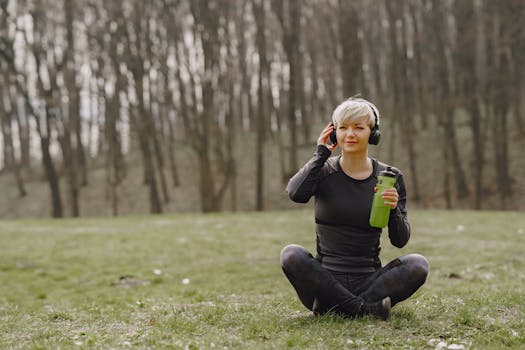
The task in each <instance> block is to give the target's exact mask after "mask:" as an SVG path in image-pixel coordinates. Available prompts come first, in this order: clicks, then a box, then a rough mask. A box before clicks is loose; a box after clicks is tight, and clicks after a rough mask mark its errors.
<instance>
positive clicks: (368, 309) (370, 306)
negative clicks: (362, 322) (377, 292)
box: [362, 297, 392, 321]
mask: <svg viewBox="0 0 525 350" xmlns="http://www.w3.org/2000/svg"><path fill="white" fill-rule="evenodd" d="M391 308H392V303H391V301H390V297H386V298H384V299H383V300H380V301H376V302H375V303H366V304H364V305H363V310H362V311H363V315H374V316H377V317H379V318H381V319H382V320H384V321H386V320H388V319H389V318H390V309H391Z"/></svg>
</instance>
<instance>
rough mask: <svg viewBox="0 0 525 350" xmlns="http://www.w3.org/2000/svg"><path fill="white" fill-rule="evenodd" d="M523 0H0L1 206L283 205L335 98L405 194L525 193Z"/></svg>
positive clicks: (487, 198)
mask: <svg viewBox="0 0 525 350" xmlns="http://www.w3.org/2000/svg"><path fill="white" fill-rule="evenodd" d="M523 18H525V3H524V2H523V1H520V0H505V1H500V2H496V1H489V0H446V1H439V0H397V1H388V0H356V1H349V0H348V1H345V0H339V1H337V0H326V1H321V0H304V1H300V0H269V1H264V0H250V1H248V0H246V1H241V0H238V1H235V0H231V1H228V0H222V1H218V0H209V1H208V0H194V1H192V0H155V1H143V0H127V1H103V0H77V1H73V0H16V1H15V0H0V72H1V74H0V118H1V119H0V121H1V123H0V124H1V133H0V169H1V170H0V193H1V195H0V218H6V217H28V216H31V217H42V216H52V217H64V216H73V217H76V216H92V215H123V214H137V213H148V212H151V213H162V212H188V211H202V212H213V211H222V210H231V211H237V210H270V209H272V210H276V209H285V208H291V207H294V204H293V203H290V201H289V200H288V199H287V196H286V193H285V192H284V187H285V185H286V182H287V181H288V179H289V178H290V176H291V175H292V174H294V173H295V172H296V171H297V170H298V169H299V168H300V167H301V165H302V164H303V163H304V162H306V160H307V159H308V158H309V157H310V155H311V154H312V153H313V151H314V149H315V141H316V139H317V137H318V135H319V133H320V130H321V129H322V128H323V127H324V126H325V125H326V124H327V123H328V122H329V120H330V115H331V112H332V110H333V109H334V108H335V106H336V105H337V104H339V103H340V102H341V101H342V100H343V99H345V98H347V97H350V96H355V95H360V96H362V97H364V98H367V99H369V100H371V101H373V102H374V103H375V104H376V105H377V106H378V108H379V110H380V114H381V130H382V134H383V136H382V142H381V144H380V145H379V146H377V147H372V152H371V153H372V156H374V157H378V158H379V159H381V160H382V161H384V162H387V163H391V164H393V165H395V166H397V167H399V168H401V169H402V171H403V172H404V174H405V177H406V180H405V181H406V184H407V190H408V195H409V205H410V206H411V207H421V208H427V207H434V208H450V209H452V208H473V209H501V210H523V209H525V203H524V201H523V200H522V199H521V198H522V197H523V195H524V194H525V156H524V155H523V152H522V150H523V149H524V148H525V137H524V136H525V125H524V124H525V117H524V116H523V114H524V113H523V112H524V104H523V101H525V99H524V97H525V79H524V78H525V77H524V75H525V71H524V70H523V69H522V68H521V66H522V63H523V62H525V26H524V25H523V23H522V22H523Z"/></svg>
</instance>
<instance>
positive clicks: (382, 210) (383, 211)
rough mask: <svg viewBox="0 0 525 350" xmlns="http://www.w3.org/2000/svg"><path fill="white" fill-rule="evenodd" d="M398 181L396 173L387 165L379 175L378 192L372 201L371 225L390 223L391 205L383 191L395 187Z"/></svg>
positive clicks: (378, 226) (384, 225)
mask: <svg viewBox="0 0 525 350" xmlns="http://www.w3.org/2000/svg"><path fill="white" fill-rule="evenodd" d="M395 183H396V174H395V173H394V172H393V171H392V168H391V167H387V168H386V170H383V171H381V172H380V173H379V176H378V177H377V185H376V186H377V192H376V193H375V194H374V200H373V202H372V211H371V212H370V220H369V223H370V226H372V227H377V228H383V227H386V225H388V217H389V216H390V207H389V206H387V205H385V202H384V201H383V198H381V193H383V191H384V190H386V189H387V188H392V187H394V185H395Z"/></svg>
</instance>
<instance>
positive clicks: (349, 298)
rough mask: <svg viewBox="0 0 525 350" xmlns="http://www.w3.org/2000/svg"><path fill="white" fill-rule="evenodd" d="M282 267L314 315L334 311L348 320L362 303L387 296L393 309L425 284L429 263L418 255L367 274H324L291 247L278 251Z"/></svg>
mask: <svg viewBox="0 0 525 350" xmlns="http://www.w3.org/2000/svg"><path fill="white" fill-rule="evenodd" d="M281 267H282V269H283V271H284V273H285V275H286V277H287V278H288V280H289V281H290V283H291V284H292V286H293V287H294V288H295V290H296V292H297V295H298V296H299V299H300V300H301V302H302V303H303V304H304V306H306V307H307V308H308V309H309V310H312V309H313V304H314V299H316V298H317V305H316V310H314V311H315V312H317V313H320V314H323V313H325V312H328V311H335V312H337V313H341V314H344V315H347V316H356V315H359V312H360V310H361V308H362V306H363V304H364V303H373V302H376V301H379V300H382V299H383V298H386V297H387V296H389V297H390V299H391V303H392V306H393V305H395V304H397V303H399V302H400V301H402V300H405V299H407V298H408V297H410V296H411V295H412V294H414V292H415V291H416V290H417V289H418V288H419V287H421V285H423V283H425V280H426V278H427V275H428V261H427V259H426V258H425V257H424V256H422V255H419V254H408V255H404V256H402V257H399V258H397V259H394V260H392V261H391V262H390V263H388V264H387V265H385V266H384V267H382V268H380V269H378V270H376V271H375V272H370V273H339V272H334V271H330V270H327V269H326V268H324V267H323V266H321V263H320V262H319V261H318V260H316V259H315V258H314V257H313V256H312V254H310V252H308V251H307V250H306V249H305V248H303V247H301V246H300V245H296V244H291V245H288V246H286V247H284V248H283V250H282V251H281Z"/></svg>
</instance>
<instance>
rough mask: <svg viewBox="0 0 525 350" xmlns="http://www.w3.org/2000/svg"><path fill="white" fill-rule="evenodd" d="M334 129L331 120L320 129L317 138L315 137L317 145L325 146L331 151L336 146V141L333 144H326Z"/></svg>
mask: <svg viewBox="0 0 525 350" xmlns="http://www.w3.org/2000/svg"><path fill="white" fill-rule="evenodd" d="M333 130H334V124H332V123H331V122H330V123H328V125H327V126H326V127H325V128H324V129H323V131H321V135H319V138H318V139H317V145H323V146H325V147H326V148H328V149H329V150H330V151H333V150H334V149H335V148H336V147H337V143H336V144H333V145H329V144H328V140H330V134H331V133H332V131H333Z"/></svg>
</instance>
